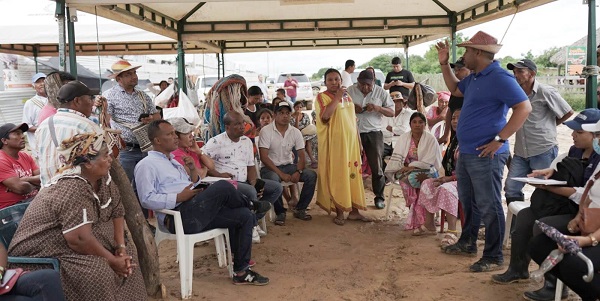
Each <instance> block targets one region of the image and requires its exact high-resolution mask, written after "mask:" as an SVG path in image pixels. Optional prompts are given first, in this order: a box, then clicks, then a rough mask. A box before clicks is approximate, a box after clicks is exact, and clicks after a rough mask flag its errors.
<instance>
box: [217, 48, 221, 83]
mask: <svg viewBox="0 0 600 301" xmlns="http://www.w3.org/2000/svg"><path fill="white" fill-rule="evenodd" d="M217 78H218V79H221V54H220V53H217Z"/></svg>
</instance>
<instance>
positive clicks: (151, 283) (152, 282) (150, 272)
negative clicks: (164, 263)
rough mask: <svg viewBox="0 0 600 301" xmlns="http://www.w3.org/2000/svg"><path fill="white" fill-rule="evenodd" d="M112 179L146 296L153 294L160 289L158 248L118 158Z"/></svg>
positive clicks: (111, 171)
mask: <svg viewBox="0 0 600 301" xmlns="http://www.w3.org/2000/svg"><path fill="white" fill-rule="evenodd" d="M110 175H111V177H112V180H113V181H114V182H115V184H117V187H119V192H120V193H121V202H122V203H123V207H124V208H125V222H126V223H127V228H129V232H131V237H132V238H133V242H134V243H135V246H136V247H137V251H138V261H139V265H140V268H141V270H142V275H143V276H144V284H145V285H146V292H147V293H148V296H155V295H156V294H157V293H158V292H159V291H160V290H161V285H160V270H159V267H158V249H157V247H156V244H155V243H154V235H152V231H150V227H148V222H146V218H144V214H143V213H142V209H141V207H140V204H139V202H138V200H137V197H136V195H135V193H134V191H133V187H132V186H131V182H130V181H129V179H128V178H127V174H125V170H123V167H122V166H121V163H119V160H113V162H112V165H111V167H110Z"/></svg>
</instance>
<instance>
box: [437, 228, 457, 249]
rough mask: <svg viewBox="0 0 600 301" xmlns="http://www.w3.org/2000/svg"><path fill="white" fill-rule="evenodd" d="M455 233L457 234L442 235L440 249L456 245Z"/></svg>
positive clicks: (453, 232) (449, 232)
mask: <svg viewBox="0 0 600 301" xmlns="http://www.w3.org/2000/svg"><path fill="white" fill-rule="evenodd" d="M455 233H457V234H458V231H452V232H451V231H448V233H446V234H444V238H442V241H441V242H440V247H442V248H446V247H448V246H450V245H453V244H455V243H457V242H458V237H457V236H456V234H455Z"/></svg>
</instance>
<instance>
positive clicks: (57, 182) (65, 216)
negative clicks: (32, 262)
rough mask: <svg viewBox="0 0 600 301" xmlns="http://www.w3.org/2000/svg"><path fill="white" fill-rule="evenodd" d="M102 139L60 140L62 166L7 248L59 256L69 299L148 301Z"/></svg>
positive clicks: (31, 254)
mask: <svg viewBox="0 0 600 301" xmlns="http://www.w3.org/2000/svg"><path fill="white" fill-rule="evenodd" d="M103 140H104V139H103V136H102V135H96V134H94V133H86V134H78V135H75V136H74V137H72V138H69V139H67V140H65V141H63V142H62V143H61V145H60V146H59V147H58V149H57V150H58V152H59V155H60V156H61V158H62V159H63V164H62V166H61V167H60V168H59V170H58V173H57V175H56V176H54V178H53V179H52V181H51V183H50V186H49V187H46V188H44V189H42V191H40V193H39V194H38V195H37V196H36V197H35V199H34V200H33V201H32V202H31V205H29V207H28V208H27V211H26V212H25V215H24V216H23V219H22V220H21V223H20V224H19V228H18V229H17V231H16V233H15V236H14V238H13V240H12V242H11V244H10V247H9V250H8V252H9V255H10V256H26V257H54V258H57V259H58V260H59V261H60V274H61V275H60V276H61V282H62V287H63V289H64V293H65V296H66V298H67V300H111V301H113V300H146V289H145V286H144V281H143V279H142V274H141V272H140V269H139V267H138V266H137V264H135V262H136V261H137V250H136V249H135V246H134V244H126V239H125V230H124V219H123V216H124V213H125V212H124V209H123V205H122V203H121V198H120V195H119V190H118V188H117V186H116V185H115V184H114V183H113V182H112V181H111V178H110V175H109V169H110V165H111V162H112V160H113V159H112V157H111V155H110V152H109V149H108V147H107V146H106V143H104V141H103Z"/></svg>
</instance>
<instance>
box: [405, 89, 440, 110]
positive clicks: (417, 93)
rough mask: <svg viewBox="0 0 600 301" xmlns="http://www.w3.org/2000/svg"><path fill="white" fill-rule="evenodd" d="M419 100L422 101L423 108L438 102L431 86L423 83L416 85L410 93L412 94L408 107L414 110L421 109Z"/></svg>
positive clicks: (409, 96) (409, 97)
mask: <svg viewBox="0 0 600 301" xmlns="http://www.w3.org/2000/svg"><path fill="white" fill-rule="evenodd" d="M419 98H420V99H422V104H423V106H424V107H428V106H430V105H431V104H432V103H434V102H435V101H437V93H436V92H435V90H434V89H433V88H432V87H431V86H429V85H426V84H423V83H415V86H414V88H413V89H412V90H411V91H410V94H409V95H408V103H407V105H408V107H409V108H411V109H413V110H417V109H418V107H419V101H418V100H419Z"/></svg>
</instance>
